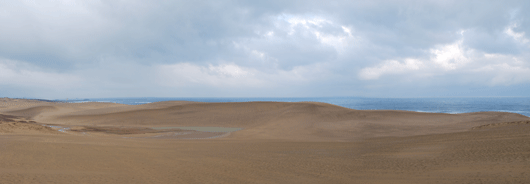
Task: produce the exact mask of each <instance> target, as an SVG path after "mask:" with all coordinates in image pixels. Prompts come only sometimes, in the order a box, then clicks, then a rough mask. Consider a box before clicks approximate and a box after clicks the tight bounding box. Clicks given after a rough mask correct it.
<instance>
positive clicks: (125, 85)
mask: <svg viewBox="0 0 530 184" xmlns="http://www.w3.org/2000/svg"><path fill="white" fill-rule="evenodd" d="M529 8H530V4H529V3H528V2H527V1H522V0H508V1H489V2H488V3H483V2H478V1H421V2H418V1H408V0H399V1H379V0H376V1H340V0H339V1H331V2H328V3H322V2H321V1H298V0H289V1H266V2H265V1H264V2H255V1H213V0H212V1H201V2H200V3H198V2H189V1H159V0H154V1H139V0H131V1H97V0H96V1H70V0H61V1H56V0H42V1H31V0H26V1H14V0H7V1H1V2H0V24H1V25H2V29H0V58H2V60H1V62H0V72H1V73H0V85H2V86H0V87H2V88H3V89H2V91H1V92H0V93H6V94H18V93H19V92H20V91H21V89H24V91H25V93H27V94H28V95H29V96H31V95H33V96H35V97H47V98H52V97H61V98H62V97H63V96H64V95H75V96H86V97H89V96H90V97H112V96H174V95H178V96H194V95H197V94H199V93H201V95H203V96H230V95H232V94H233V95H232V96H234V95H240V96H256V95H258V96H264V95H265V96H267V95H272V96H308V95H313V96H357V95H360V96H370V95H372V94H374V95H377V96H381V97H385V96H400V95H404V96H406V95H407V94H409V93H410V91H411V90H412V89H415V90H414V91H415V94H417V95H427V96H430V95H447V94H453V93H449V92H448V93H443V94H442V93H439V94H436V93H437V91H443V90H445V91H456V92H454V93H455V94H456V93H457V91H473V89H476V88H478V87H477V86H479V87H480V86H482V87H484V88H489V89H491V91H499V90H503V89H506V88H507V87H510V86H523V87H521V88H518V89H529V90H530V81H528V80H526V79H527V78H528V75H527V74H526V72H527V71H528V68H530V53H529V52H528V47H529V46H530V45H529V44H530V41H529V38H528V33H529V31H530V19H528V18H527V17H530V13H529V11H523V10H526V9H529ZM32 86H35V87H32ZM471 86H474V87H471ZM389 89H393V90H394V91H402V93H400V94H398V93H391V92H389V91H390V90H389ZM398 89H399V90H398ZM420 89H423V90H420ZM431 89H439V90H434V92H433V90H431ZM57 91H62V93H58V92H57ZM205 91H206V92H209V93H206V92H205ZM176 92H178V93H176ZM221 92H222V94H221ZM506 94H514V93H512V92H506ZM0 95H1V94H0ZM485 95H488V94H485ZM490 95H498V94H497V93H495V94H494V93H491V94H490Z"/></svg>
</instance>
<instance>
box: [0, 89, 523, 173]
mask: <svg viewBox="0 0 530 184" xmlns="http://www.w3.org/2000/svg"><path fill="white" fill-rule="evenodd" d="M0 114H1V115H0V183H530V118H529V117H526V116H523V115H519V114H513V113H506V112H480V113H466V114H441V113H419V112H409V111H360V110H352V109H347V108H343V107H339V106H335V105H330V104H325V103H315V102H299V103H285V102H248V103H198V102H158V103H151V104H144V105H136V106H131V105H123V104H114V103H77V104H75V103H53V102H43V101H35V100H22V99H5V98H4V99H0ZM167 127H190V128H188V129H185V128H182V129H178V128H167ZM197 127H205V128H203V129H201V128H197ZM201 130H204V131H201ZM215 130H222V131H215Z"/></svg>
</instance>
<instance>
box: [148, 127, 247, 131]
mask: <svg viewBox="0 0 530 184" xmlns="http://www.w3.org/2000/svg"><path fill="white" fill-rule="evenodd" d="M152 129H155V130H166V129H181V130H195V131H201V132H234V131H238V130H241V129H242V128H226V127H152Z"/></svg>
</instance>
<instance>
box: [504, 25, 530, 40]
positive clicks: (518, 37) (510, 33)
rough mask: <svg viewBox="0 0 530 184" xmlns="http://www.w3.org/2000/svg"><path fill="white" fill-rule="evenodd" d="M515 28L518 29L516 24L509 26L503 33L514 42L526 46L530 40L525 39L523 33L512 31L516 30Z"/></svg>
mask: <svg viewBox="0 0 530 184" xmlns="http://www.w3.org/2000/svg"><path fill="white" fill-rule="evenodd" d="M517 27H518V25H517V24H515V23H514V24H511V25H509V26H508V27H506V28H505V29H504V33H505V34H507V35H508V36H510V37H512V38H513V39H514V40H515V41H517V42H519V43H522V44H527V43H528V42H530V40H528V38H526V37H525V32H515V31H514V30H513V29H514V28H517Z"/></svg>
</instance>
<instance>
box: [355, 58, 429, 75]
mask: <svg viewBox="0 0 530 184" xmlns="http://www.w3.org/2000/svg"><path fill="white" fill-rule="evenodd" d="M421 67H423V63H422V62H421V61H419V60H416V59H410V58H407V59H405V60H404V61H403V62H399V61H396V60H389V61H384V62H383V64H380V65H378V66H375V67H367V68H363V69H362V70H361V72H360V73H359V76H360V77H361V79H364V80H372V79H378V78H379V77H380V76H381V75H385V74H403V73H405V72H410V71H414V70H419V69H420V68H421Z"/></svg>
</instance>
